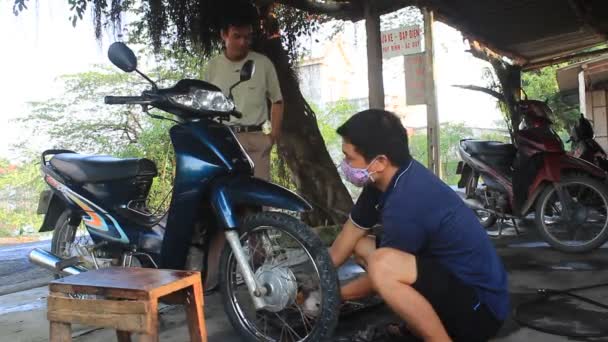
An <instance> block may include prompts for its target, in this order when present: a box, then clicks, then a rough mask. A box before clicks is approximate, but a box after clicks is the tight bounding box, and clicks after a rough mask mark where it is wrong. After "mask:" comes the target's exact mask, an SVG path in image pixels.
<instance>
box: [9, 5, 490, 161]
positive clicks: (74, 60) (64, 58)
mask: <svg viewBox="0 0 608 342" xmlns="http://www.w3.org/2000/svg"><path fill="white" fill-rule="evenodd" d="M28 4H29V6H30V8H29V9H27V10H25V11H23V12H21V13H20V14H19V15H18V16H15V15H14V14H13V11H12V5H13V1H12V0H0V32H2V33H3V34H2V35H0V46H2V53H0V58H1V59H0V75H2V81H3V82H0V93H1V94H2V99H3V103H2V110H1V114H0V158H1V157H4V158H9V159H14V158H15V157H17V155H16V153H15V152H14V151H12V150H11V144H13V143H14V142H17V141H23V140H25V141H27V142H29V143H31V145H32V147H33V148H34V149H38V148H39V149H43V148H44V141H43V140H42V139H43V137H29V136H26V134H27V133H26V132H25V131H24V130H22V129H19V126H18V124H17V123H15V122H14V119H15V118H18V117H23V116H25V115H27V113H28V105H27V103H28V102H30V101H43V100H45V99H48V98H51V97H54V96H59V95H61V91H62V85H61V83H60V82H57V81H56V80H57V77H59V76H61V75H65V74H70V73H77V72H84V71H87V70H90V69H91V66H92V65H94V64H106V65H109V64H110V63H109V61H108V60H107V57H106V51H107V47H108V46H109V43H108V42H109V41H110V40H113V38H112V35H111V34H107V33H106V34H105V35H104V36H105V38H104V41H103V42H99V41H97V40H96V39H95V35H94V31H93V25H92V20H91V17H90V15H85V17H84V19H83V20H82V21H79V22H78V23H77V26H76V28H74V27H73V26H72V23H71V20H69V15H70V11H69V6H68V2H67V1H53V2H47V1H28ZM435 27H436V33H435V37H436V43H435V46H436V53H437V57H436V70H437V73H436V78H437V86H438V90H437V92H438V94H439V116H440V121H465V122H471V123H476V124H477V127H480V126H482V127H489V126H491V125H492V123H493V122H494V121H495V120H497V119H500V115H499V113H498V112H497V110H496V106H495V101H494V100H493V99H492V98H490V97H489V96H487V95H484V94H477V93H474V92H470V91H465V90H459V89H456V88H453V87H451V85H452V84H478V85H483V81H482V79H481V71H482V69H483V67H484V66H486V65H485V64H484V62H482V61H479V60H477V59H475V58H473V57H472V56H471V55H470V54H467V53H465V52H464V50H465V45H464V44H463V43H462V36H461V35H460V33H459V32H458V31H456V30H454V29H452V28H450V27H448V26H446V25H443V24H437V25H436V26H435ZM360 38H361V37H360ZM363 39H364V38H363ZM361 55H364V53H361ZM384 64H385V67H386V68H389V70H390V68H393V69H394V70H395V71H396V72H395V73H393V75H395V76H394V77H392V78H391V77H389V78H388V79H385V87H386V89H387V93H390V92H399V91H401V92H402V91H404V90H403V89H402V88H403V87H404V86H403V84H404V82H403V72H402V65H403V64H402V62H400V61H399V60H398V59H393V60H389V61H385V63H384ZM391 65H393V66H391ZM399 68H401V69H399ZM399 70H401V71H399ZM144 72H145V70H144ZM400 87H401V88H400ZM100 101H101V99H100ZM419 116H420V117H419V118H418V119H417V120H414V121H415V124H413V126H423V125H424V124H425V122H424V120H425V116H424V115H419Z"/></svg>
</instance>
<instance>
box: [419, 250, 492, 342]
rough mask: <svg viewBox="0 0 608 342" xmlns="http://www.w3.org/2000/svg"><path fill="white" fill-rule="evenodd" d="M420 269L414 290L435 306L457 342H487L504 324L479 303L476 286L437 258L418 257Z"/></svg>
mask: <svg viewBox="0 0 608 342" xmlns="http://www.w3.org/2000/svg"><path fill="white" fill-rule="evenodd" d="M416 267H417V268H418V278H417V279H416V282H415V283H414V284H413V285H412V286H413V288H414V289H416V290H417V291H418V292H419V293H420V294H422V295H423V296H424V297H425V298H426V299H427V300H428V301H429V303H431V305H432V306H433V308H434V309H435V312H437V315H438V316H439V318H440V319H441V322H442V323H443V326H444V327H445V329H446V330H447V332H448V334H449V335H450V337H451V338H452V339H453V340H454V341H466V342H477V341H487V340H488V339H490V338H492V337H494V336H495V335H496V333H497V332H498V330H499V329H500V327H501V326H502V323H503V322H502V321H499V320H498V319H496V318H495V317H494V314H492V312H491V311H490V310H489V309H488V308H487V307H486V305H485V304H483V303H480V302H479V299H478V298H477V293H476V292H475V289H474V288H473V287H471V286H468V285H465V284H463V283H462V282H461V281H460V280H459V279H458V278H456V277H455V276H454V275H452V273H451V272H450V271H448V270H447V269H446V268H445V267H443V266H442V265H441V264H439V262H437V261H436V260H434V259H431V258H423V257H422V258H419V257H416Z"/></svg>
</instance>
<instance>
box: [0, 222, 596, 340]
mask: <svg viewBox="0 0 608 342" xmlns="http://www.w3.org/2000/svg"><path fill="white" fill-rule="evenodd" d="M522 232H523V234H522V235H521V236H514V235H513V234H514V230H513V229H512V227H507V228H506V230H505V231H504V234H505V236H502V237H500V238H497V239H493V241H494V242H495V245H496V247H497V250H498V252H499V254H500V255H501V257H502V259H503V262H504V264H505V266H506V267H507V269H508V271H509V277H510V279H509V281H510V290H511V294H512V301H513V307H514V308H515V307H517V306H518V304H520V303H522V302H524V301H527V300H529V299H531V298H534V296H535V292H536V289H538V288H553V289H566V288H570V287H578V286H585V285H591V284H596V283H602V282H608V272H607V271H606V270H608V248H601V249H598V250H596V251H594V252H592V253H590V254H585V255H571V254H563V253H560V252H557V251H555V250H553V249H550V248H548V247H546V246H545V245H544V244H543V243H542V242H541V241H540V239H539V238H538V236H537V235H536V234H534V232H533V231H526V230H525V229H523V228H522ZM580 294H582V295H585V296H590V297H591V298H593V299H595V300H598V301H600V302H603V303H608V287H603V288H597V289H591V290H588V291H586V292H582V293H580ZM46 295H47V289H46V287H41V288H36V289H32V290H28V291H23V292H17V293H13V294H9V295H4V296H0V341H11V342H12V341H23V342H34V341H48V322H47V320H46V311H45V309H46V305H45V298H46ZM205 301H206V303H205V316H206V323H207V332H208V336H209V341H211V342H214V341H218V342H219V341H223V342H231V341H241V339H240V338H239V336H237V335H236V334H235V332H234V331H233V328H232V327H231V326H230V324H229V323H228V321H227V319H226V318H225V314H224V312H223V309H222V307H221V303H220V301H219V296H218V295H212V296H208V297H206V298H205ZM522 317H525V318H526V319H528V320H530V321H531V322H535V323H542V324H543V325H544V326H546V327H552V328H558V329H561V330H564V331H571V332H575V333H598V332H607V330H608V324H606V323H605V322H607V321H608V310H604V309H599V308H594V307H591V306H589V305H587V304H584V303H582V302H580V301H574V300H571V299H568V298H565V297H556V298H555V299H553V300H551V301H550V302H549V303H542V304H537V305H534V306H532V307H531V308H528V309H526V310H525V311H523V312H522ZM394 320H395V317H394V316H393V315H392V314H391V312H390V310H388V309H387V308H386V307H385V306H383V305H379V306H375V307H372V308H370V309H368V310H364V311H361V312H359V313H357V314H353V315H349V316H347V317H344V318H342V319H341V320H340V324H339V326H338V329H337V331H336V336H350V335H352V334H353V333H354V332H356V331H357V330H360V329H363V328H364V327H366V326H368V325H371V324H383V323H386V322H391V321H394ZM160 321H161V335H160V338H161V341H187V340H188V331H187V327H186V326H185V323H184V321H185V315H184V312H183V309H181V308H180V307H166V308H163V309H162V310H161V320H160ZM74 340H75V341H90V342H97V341H99V342H106V341H112V340H115V335H114V332H113V331H110V330H107V329H101V330H91V329H87V328H86V327H75V329H74ZM572 340H577V341H581V340H588V341H608V338H604V339H601V338H596V339H581V338H571V339H569V338H567V337H562V336H556V335H550V334H545V333H542V332H539V331H536V330H532V329H529V328H525V327H522V326H520V325H518V324H517V323H516V322H515V321H514V320H513V318H511V319H510V320H509V321H508V322H507V323H506V324H505V326H504V327H503V329H502V330H501V332H500V334H499V336H498V337H497V338H496V339H494V340H493V341H496V342H498V341H500V342H507V341H509V342H511V341H572Z"/></svg>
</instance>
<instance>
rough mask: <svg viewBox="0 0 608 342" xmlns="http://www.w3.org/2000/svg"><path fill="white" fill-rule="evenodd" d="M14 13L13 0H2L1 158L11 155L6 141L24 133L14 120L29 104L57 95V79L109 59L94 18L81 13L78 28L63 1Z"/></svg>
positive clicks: (37, 3) (33, 3) (31, 3)
mask: <svg viewBox="0 0 608 342" xmlns="http://www.w3.org/2000/svg"><path fill="white" fill-rule="evenodd" d="M27 3H28V4H29V6H30V8H28V9H27V10H25V11H23V12H21V13H20V14H19V15H18V16H15V15H14V14H13V11H12V5H13V1H12V0H0V32H2V34H1V35H0V46H1V47H2V53H0V75H2V82H0V94H2V99H3V101H2V109H1V114H0V157H5V158H7V157H8V158H13V157H15V154H14V152H11V149H10V145H11V144H12V143H13V142H15V141H19V140H22V139H27V140H28V141H30V140H31V141H32V143H39V142H38V141H36V138H35V137H24V136H23V135H24V134H25V132H24V131H22V130H19V129H18V125H17V124H16V123H14V122H13V119H15V118H17V117H23V116H25V114H26V113H27V112H28V106H27V102H30V101H41V100H44V99H48V98H50V97H53V96H57V95H60V94H61V90H62V87H61V85H60V84H59V83H58V82H55V80H56V78H57V77H58V76H60V75H65V74H70V73H76V72H82V71H86V70H88V69H90V67H91V65H92V64H100V63H108V62H107V58H106V54H105V51H106V50H107V44H101V43H100V42H98V41H96V39H95V34H94V31H93V25H92V20H91V18H90V17H89V16H85V17H84V18H83V20H82V21H80V22H78V23H77V26H76V28H74V27H73V26H72V23H71V21H70V20H69V15H70V12H69V7H68V2H67V1H52V2H51V1H28V2H27Z"/></svg>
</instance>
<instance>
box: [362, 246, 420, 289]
mask: <svg viewBox="0 0 608 342" xmlns="http://www.w3.org/2000/svg"><path fill="white" fill-rule="evenodd" d="M415 261H416V257H415V256H413V255H411V254H408V253H404V252H401V251H399V250H397V249H394V248H387V247H384V248H379V249H377V250H376V251H375V252H374V253H372V254H371V255H370V256H369V257H368V259H367V272H368V275H369V277H370V279H371V281H372V284H373V286H374V288H375V289H376V290H378V287H379V286H382V284H383V283H385V282H387V281H399V282H401V283H406V284H408V285H411V284H413V283H414V281H415V274H416V269H415ZM412 268H413V269H412Z"/></svg>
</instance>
